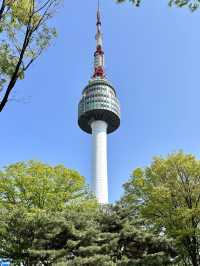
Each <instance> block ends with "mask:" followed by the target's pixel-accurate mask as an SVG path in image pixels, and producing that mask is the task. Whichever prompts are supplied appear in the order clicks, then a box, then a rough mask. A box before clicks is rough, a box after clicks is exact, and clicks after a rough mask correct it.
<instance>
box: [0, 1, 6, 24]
mask: <svg viewBox="0 0 200 266" xmlns="http://www.w3.org/2000/svg"><path fill="white" fill-rule="evenodd" d="M5 7H6V0H3V1H2V4H1V9H0V21H1V19H2V17H3V12H4V9H5Z"/></svg>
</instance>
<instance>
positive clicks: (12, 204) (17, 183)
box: [0, 161, 97, 266]
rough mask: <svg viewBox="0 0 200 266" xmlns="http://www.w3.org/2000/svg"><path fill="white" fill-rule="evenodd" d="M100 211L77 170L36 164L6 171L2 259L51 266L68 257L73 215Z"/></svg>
mask: <svg viewBox="0 0 200 266" xmlns="http://www.w3.org/2000/svg"><path fill="white" fill-rule="evenodd" d="M96 208H97V204H96V200H94V199H93V197H92V196H91V195H90V193H89V192H88V190H87V188H86V186H85V181H84V178H83V177H82V176H80V175H79V174H78V173H77V172H75V171H73V170H69V169H66V168H65V167H64V166H61V165H58V166H55V167H51V166H48V165H46V164H42V163H40V162H34V161H30V162H27V163H23V162H22V163H17V164H13V165H10V166H8V167H6V168H5V169H4V170H3V171H1V172H0V257H2V258H9V259H11V260H12V261H13V262H14V263H15V264H16V265H21V264H20V263H23V265H26V266H29V265H38V264H39V263H42V264H43V265H52V264H53V263H55V262H56V261H57V260H58V259H59V258H60V257H62V256H63V251H66V248H65V247H64V246H63V247H62V249H61V244H62V243H63V240H62V237H61V236H62V234H64V235H65V239H66V241H68V240H69V239H71V238H72V237H73V234H74V233H73V230H74V224H73V219H72V217H74V212H76V213H77V215H78V214H79V216H80V213H81V211H82V215H86V214H85V213H90V212H91V213H94V212H95V210H96ZM80 210H81V211H80ZM77 217H78V216H76V218H77ZM80 219H81V218H80Z"/></svg>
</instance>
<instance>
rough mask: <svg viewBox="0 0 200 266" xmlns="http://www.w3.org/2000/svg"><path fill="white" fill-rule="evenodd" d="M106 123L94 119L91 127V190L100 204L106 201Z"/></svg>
mask: <svg viewBox="0 0 200 266" xmlns="http://www.w3.org/2000/svg"><path fill="white" fill-rule="evenodd" d="M107 127H108V125H107V123H106V122H104V121H100V120H98V121H94V122H92V123H91V128H92V142H93V143H92V190H93V192H94V193H95V195H96V197H97V200H98V202H99V203H100V204H106V203H108V174H107Z"/></svg>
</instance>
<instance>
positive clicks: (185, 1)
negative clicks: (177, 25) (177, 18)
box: [117, 0, 200, 11]
mask: <svg viewBox="0 0 200 266" xmlns="http://www.w3.org/2000/svg"><path fill="white" fill-rule="evenodd" d="M125 1H127V0H117V2H118V3H122V2H125ZM128 1H129V2H131V3H132V4H134V5H135V6H137V7H139V6H140V4H141V3H142V2H143V0H128ZM168 4H169V6H177V7H188V8H189V9H190V10H191V11H195V10H196V9H197V8H199V5H200V1H199V0H168Z"/></svg>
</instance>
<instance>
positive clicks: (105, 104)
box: [78, 1, 120, 204]
mask: <svg viewBox="0 0 200 266" xmlns="http://www.w3.org/2000/svg"><path fill="white" fill-rule="evenodd" d="M96 26H97V33H96V51H95V53H94V74H93V76H92V78H91V79H90V81H89V83H88V85H87V86H86V87H85V89H84V90H83V92H82V96H81V100H80V102H79V105H78V124H79V127H80V128H81V129H82V130H83V131H85V132H87V133H89V134H92V191H93V192H94V194H95V195H96V197H97V200H98V202H99V203H100V204H106V203H108V174H107V134H110V133H112V132H114V131H115V130H116V129H117V128H118V127H119V126H120V104H119V100H118V99H117V95H116V91H115V89H114V87H113V86H112V85H111V83H110V82H109V81H108V80H107V78H106V74H105V66H104V51H103V36H102V31H101V17H100V8H99V1H98V10H97V23H96Z"/></svg>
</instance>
